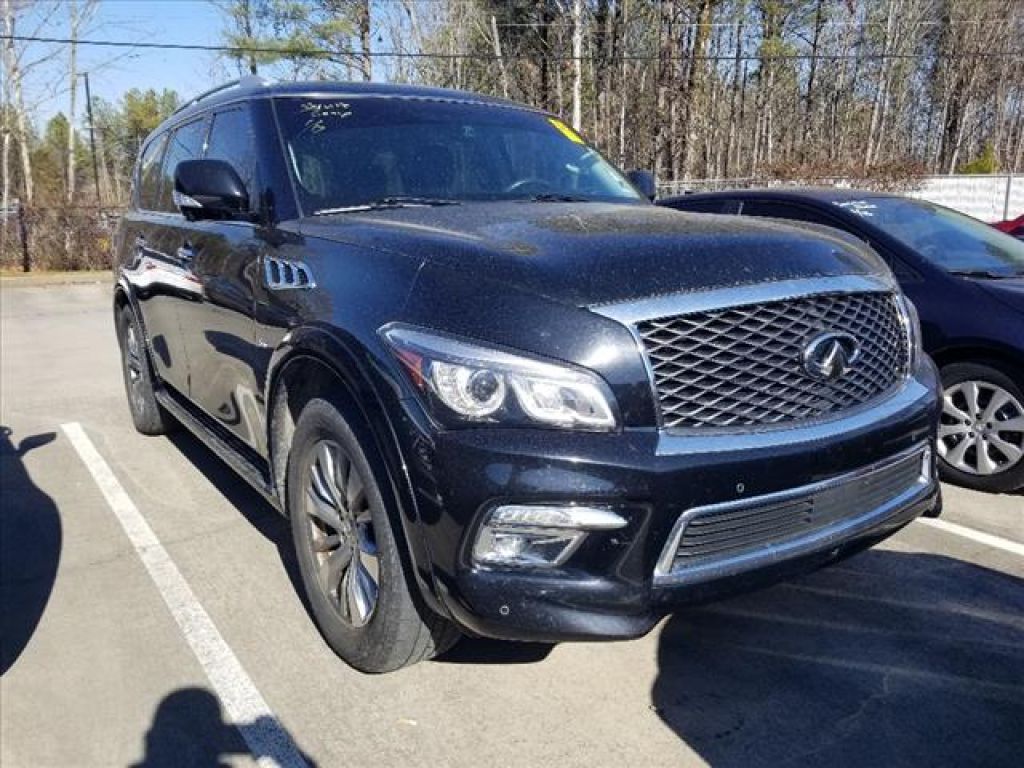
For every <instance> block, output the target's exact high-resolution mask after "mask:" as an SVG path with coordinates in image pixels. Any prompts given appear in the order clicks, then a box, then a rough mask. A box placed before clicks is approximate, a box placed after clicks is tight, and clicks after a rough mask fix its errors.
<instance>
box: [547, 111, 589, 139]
mask: <svg viewBox="0 0 1024 768" xmlns="http://www.w3.org/2000/svg"><path fill="white" fill-rule="evenodd" d="M548 122H549V123H551V124H552V125H553V126H555V128H557V129H558V132H559V133H560V134H562V135H563V136H565V138H567V139H568V140H569V141H574V142H576V143H577V144H586V143H587V142H585V141H584V140H583V139H581V138H580V135H579V134H578V133H576V131H574V130H573V129H572V128H570V127H569V126H568V125H566V124H565V123H563V122H562V121H561V120H559V119H558V118H557V117H549V118H548Z"/></svg>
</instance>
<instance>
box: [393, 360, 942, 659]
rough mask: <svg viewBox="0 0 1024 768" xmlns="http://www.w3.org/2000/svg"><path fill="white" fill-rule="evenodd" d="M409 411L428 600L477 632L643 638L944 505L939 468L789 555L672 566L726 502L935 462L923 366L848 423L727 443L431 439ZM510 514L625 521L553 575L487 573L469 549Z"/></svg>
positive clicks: (820, 530)
mask: <svg viewBox="0 0 1024 768" xmlns="http://www.w3.org/2000/svg"><path fill="white" fill-rule="evenodd" d="M408 405H409V410H408V411H407V419H406V421H405V424H406V429H405V430H404V433H403V437H404V442H405V443H406V445H405V451H404V453H405V455H406V456H407V457H408V459H409V460H408V461H407V469H408V472H409V478H410V480H411V482H412V487H413V491H414V495H415V499H416V507H417V517H418V528H419V531H418V533H419V535H421V536H422V537H423V538H424V541H425V549H426V551H427V552H428V553H429V560H430V566H429V567H430V569H431V574H430V576H431V578H432V582H433V584H434V585H435V592H436V594H435V595H434V596H433V597H436V598H437V600H436V601H433V602H440V603H441V604H442V605H443V606H444V609H445V610H446V611H447V612H448V613H449V615H450V616H451V618H453V619H454V620H455V621H456V623H458V624H459V625H460V626H461V627H462V629H463V630H465V631H467V632H470V633H473V634H478V635H484V636H490V637H498V638H504V639H516V640H544V641H559V640H570V639H616V638H629V637H636V636H639V635H643V634H645V633H646V632H648V631H649V630H650V629H651V628H652V627H653V626H654V624H656V623H657V621H658V620H660V619H661V618H662V617H663V616H664V615H665V614H666V613H668V612H669V611H670V610H671V609H672V608H673V607H674V606H679V605H683V604H686V603H694V602H702V601H707V600H711V599H715V598H718V597H722V596H725V595H728V594H733V593H735V592H739V591H745V590H749V589H753V588H756V587H759V586H765V585H767V584H770V583H773V582H775V581H778V580H779V579H783V578H787V577H790V576H793V575H795V574H798V573H802V572H805V571H807V570H811V569H814V568H817V567H820V566H821V565H825V564H827V563H829V562H832V561H834V560H837V559H840V558H843V557H846V556H849V555H851V554H853V553H855V552H857V551H859V550H861V549H863V548H865V547H868V546H871V545H872V544H874V543H876V542H878V541H880V540H881V539H883V538H885V537H886V536H888V535H890V534H892V533H893V532H895V531H896V530H898V529H899V528H900V527H902V526H903V525H905V524H906V523H908V522H909V521H910V520H912V519H913V518H914V517H917V516H918V515H921V514H927V513H934V512H935V511H936V510H937V509H938V508H939V506H940V504H941V501H940V496H939V489H938V485H937V483H936V481H935V480H934V477H935V475H934V468H933V467H931V468H930V470H929V472H928V473H927V477H922V478H919V479H918V481H917V482H914V483H912V484H909V485H908V486H907V487H906V488H901V489H896V491H895V492H894V493H893V494H891V495H890V496H889V497H887V498H885V499H883V501H882V502H877V499H876V500H875V501H873V502H872V505H871V506H870V508H867V509H860V508H852V509H848V510H846V511H843V512H842V514H839V515H838V516H837V517H836V518H835V519H834V520H831V521H830V523H829V525H826V526H824V527H822V526H818V527H817V528H816V529H814V531H813V532H811V533H806V532H805V533H806V535H802V536H797V537H795V538H793V537H790V538H789V539H787V540H786V541H785V542H784V543H783V545H781V546H771V547H764V548H761V549H759V551H757V552H756V553H754V554H753V555H750V554H749V553H748V554H747V555H746V556H744V557H741V558H738V559H737V558H735V557H733V558H731V559H730V558H729V557H724V556H723V557H722V558H716V557H711V558H710V559H704V560H702V561H701V562H700V565H699V567H695V568H689V567H684V568H683V569H682V570H674V569H672V567H671V565H670V566H669V570H668V571H666V565H665V563H666V562H667V561H666V551H669V550H671V548H672V546H674V545H673V543H672V542H673V539H674V537H676V536H677V535H678V534H679V530H680V525H679V521H680V519H681V518H682V516H683V515H684V513H687V512H691V513H692V511H693V510H707V509H711V510H715V509H718V508H719V507H720V506H722V505H726V506H725V508H727V509H731V508H734V507H735V505H742V506H743V507H744V508H746V507H750V508H754V509H756V508H757V507H758V506H759V505H761V504H762V503H763V502H765V500H766V499H768V500H774V501H778V500H779V498H780V495H781V497H784V498H790V497H799V496H800V494H801V493H805V492H807V491H808V490H812V491H813V490H814V489H821V488H826V487H830V484H834V483H835V482H837V479H842V478H847V479H849V478H850V477H862V473H863V472H864V471H866V470H867V469H876V468H879V467H883V466H886V465H887V464H888V463H890V462H892V461H893V460H894V458H896V457H906V456H910V455H919V453H917V452H921V451H925V450H929V452H930V450H931V448H932V446H934V438H935V426H934V425H935V423H936V419H937V412H938V383H937V377H936V375H935V371H934V368H933V366H932V365H931V364H930V363H929V362H927V361H925V362H924V363H922V365H921V366H920V369H919V370H918V371H916V372H915V376H914V377H913V378H911V379H909V380H908V381H907V382H906V383H905V384H904V385H903V386H902V387H901V389H900V390H899V391H898V392H896V393H895V394H893V395H891V396H890V397H888V398H887V399H885V400H884V401H882V402H880V403H875V404H872V405H870V406H868V407H866V408H863V409H860V410H858V411H856V412H850V413H847V414H845V415H844V416H843V417H842V418H838V419H833V420H831V421H827V422H825V421H823V422H819V423H812V424H804V425H801V426H800V427H794V428H790V429H784V430H780V429H773V430H765V431H761V432H748V433H738V434H732V435H729V434H715V435H698V436H681V435H668V434H665V433H660V432H658V431H656V430H626V431H625V432H623V433H620V434H583V433H570V432H559V431H553V430H552V431H541V430H511V429H476V430H460V431H448V432H431V428H430V427H429V424H428V423H427V422H426V421H425V420H424V419H422V418H421V417H420V416H418V415H417V413H416V408H415V404H413V403H409V404H408ZM931 463H932V462H931V461H929V464H931ZM851 473H855V474H854V475H851ZM858 473H861V474H858ZM872 498H874V497H872ZM499 503H520V504H524V503H525V504H530V503H533V504H541V503H548V504H551V503H555V504H557V503H563V504H565V503H576V504H587V505H598V506H606V507H609V508H612V509H613V510H614V511H615V512H616V513H617V514H619V515H620V516H622V517H624V518H626V519H627V521H628V524H627V525H626V526H625V527H624V528H621V529H619V530H615V531H606V532H597V533H592V534H589V535H588V536H587V538H586V539H585V540H584V542H583V544H582V546H580V548H579V550H578V551H576V552H575V553H574V554H573V555H572V557H571V558H570V559H569V560H568V561H567V562H566V563H565V564H564V565H561V566H559V567H557V568H549V569H530V570H517V569H516V570H514V569H500V568H484V567H480V566H476V565H474V564H473V562H472V558H471V549H472V543H473V540H474V538H475V536H476V533H477V530H478V529H479V526H480V523H481V520H482V518H483V517H484V516H485V515H486V513H487V512H488V511H489V510H490V509H491V508H492V507H493V506H495V505H496V504H499Z"/></svg>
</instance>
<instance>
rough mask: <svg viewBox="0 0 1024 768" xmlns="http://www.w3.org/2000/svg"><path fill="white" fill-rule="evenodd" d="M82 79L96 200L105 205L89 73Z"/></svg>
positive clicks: (84, 74) (83, 75) (85, 73)
mask: <svg viewBox="0 0 1024 768" xmlns="http://www.w3.org/2000/svg"><path fill="white" fill-rule="evenodd" d="M82 79H83V80H85V113H86V114H87V115H88V116H89V151H90V152H91V153H92V178H93V181H94V182H95V184H96V202H97V203H99V204H100V205H101V206H102V205H103V195H102V194H100V167H99V165H98V159H97V157H96V132H95V130H94V129H93V122H92V93H91V92H90V91H89V73H88V72H83V73H82Z"/></svg>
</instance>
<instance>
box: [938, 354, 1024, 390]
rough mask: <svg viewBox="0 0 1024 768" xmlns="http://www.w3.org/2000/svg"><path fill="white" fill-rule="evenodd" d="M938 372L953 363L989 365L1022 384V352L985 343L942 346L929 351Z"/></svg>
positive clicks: (1023, 382)
mask: <svg viewBox="0 0 1024 768" xmlns="http://www.w3.org/2000/svg"><path fill="white" fill-rule="evenodd" d="M931 358H932V360H934V361H935V365H937V366H938V368H939V370H940V372H941V370H942V369H943V368H944V367H945V366H947V365H952V364H953V363H975V364H978V365H990V366H993V367H995V368H998V369H999V370H1001V371H1003V373H1005V374H1006V375H1007V376H1010V377H1012V378H1016V379H1017V380H1019V381H1021V385H1022V386H1024V354H1022V353H1020V352H1018V351H1017V350H1013V349H1008V348H1004V347H1001V346H992V345H987V344H960V345H956V346H949V347H944V348H942V349H939V350H936V351H934V352H932V353H931Z"/></svg>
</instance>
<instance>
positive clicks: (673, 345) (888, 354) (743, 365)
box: [634, 281, 910, 430]
mask: <svg viewBox="0 0 1024 768" xmlns="http://www.w3.org/2000/svg"><path fill="white" fill-rule="evenodd" d="M826 286H827V282H825V281H823V284H822V286H821V287H823V288H826V290H825V291H823V292H817V293H813V294H810V295H802V296H792V297H785V298H777V299H772V300H766V301H758V302H756V303H749V304H739V305H736V304H733V305H729V306H724V307H720V308H715V307H710V308H706V309H704V308H702V309H700V310H697V311H685V310H684V311H683V312H682V313H679V314H672V315H668V316H663V317H659V318H656V319H646V320H639V321H638V322H636V323H635V325H634V328H635V333H636V335H637V337H638V338H639V340H640V342H641V344H642V347H643V351H644V354H645V355H646V358H647V361H648V365H649V369H650V372H651V375H652V377H653V382H654V388H655V393H656V397H657V401H658V405H659V410H660V419H661V426H662V427H664V428H666V429H669V430H689V429H700V428H705V429H706V428H729V427H751V426H771V425H777V424H786V423H791V422H797V421H803V420H807V419H813V418H817V417H822V416H826V415H828V414H831V413H834V412H837V411H842V410H846V409H849V408H852V407H855V406H858V405H862V404H864V403H867V402H870V401H872V400H874V399H875V398H878V397H880V396H882V395H883V394H885V393H887V392H890V391H891V390H893V389H894V387H896V386H897V385H898V384H899V383H901V382H902V381H903V380H904V379H905V378H906V377H907V375H908V373H909V362H910V340H909V336H908V333H907V324H906V320H905V318H904V316H903V313H902V309H901V307H900V304H899V300H898V298H897V296H896V294H895V293H894V292H893V290H892V289H891V288H889V287H884V288H883V287H881V286H878V287H874V288H872V289H870V290H861V291H833V292H829V291H828V290H827V287H826ZM824 332H837V333H847V334H850V335H852V336H853V337H854V338H856V339H857V341H858V342H859V344H860V348H861V354H860V357H859V359H858V360H857V362H856V364H855V365H854V366H853V369H852V370H851V371H849V372H848V373H847V374H846V375H844V376H842V377H841V378H839V379H838V380H837V381H831V382H830V381H822V380H819V379H817V378H815V377H813V376H812V375H811V374H810V373H809V372H808V371H807V370H806V369H805V368H804V365H803V353H804V349H805V347H806V346H807V343H808V342H809V341H811V340H812V339H813V338H814V337H815V336H817V335H819V334H821V333H824Z"/></svg>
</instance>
